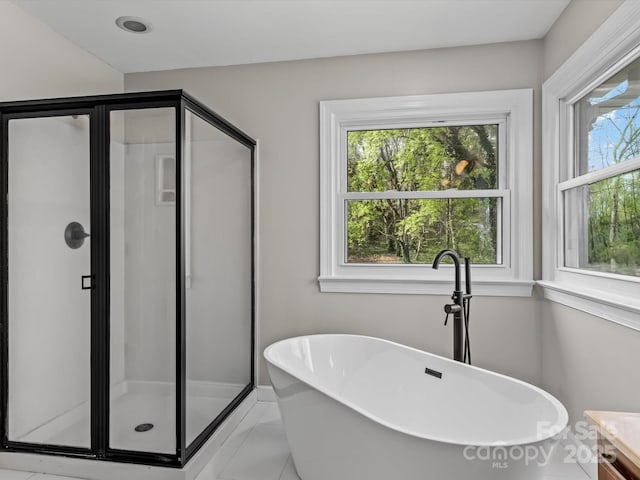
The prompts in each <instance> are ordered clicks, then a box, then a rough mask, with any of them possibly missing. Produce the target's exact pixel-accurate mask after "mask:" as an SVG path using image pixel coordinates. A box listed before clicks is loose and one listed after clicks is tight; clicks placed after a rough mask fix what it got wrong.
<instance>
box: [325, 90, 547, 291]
mask: <svg viewBox="0 0 640 480" xmlns="http://www.w3.org/2000/svg"><path fill="white" fill-rule="evenodd" d="M505 119H506V131H507V135H506V139H505V142H504V145H505V147H506V150H507V158H508V159H509V160H508V161H507V168H506V169H505V171H501V172H500V174H504V175H505V183H506V189H502V190H500V189H498V190H494V191H491V192H493V194H495V196H498V197H503V198H506V199H507V200H508V201H507V202H505V206H506V207H507V208H504V209H503V218H504V223H505V226H504V228H505V229H507V230H506V233H507V235H506V238H509V237H510V241H509V245H508V246H507V245H505V248H504V249H503V252H504V258H503V264H502V265H474V267H473V269H472V283H473V294H474V295H491V296H530V295H531V291H532V287H533V285H534V283H535V282H534V281H533V258H532V256H533V243H532V237H533V230H532V221H533V220H532V217H533V214H532V209H533V204H532V150H533V90H532V89H519V90H501V91H490V92H470V93H450V94H438V95H419V96H404V97H382V98H365V99H354V100H332V101H323V102H320V277H319V279H318V280H319V283H320V290H321V291H322V292H352V293H397V294H450V293H451V289H452V285H453V272H451V271H448V270H450V269H451V268H452V267H451V266H450V265H442V267H441V269H440V270H438V271H436V270H433V269H432V268H431V266H430V265H361V264H360V265H346V264H344V262H342V261H341V260H340V258H341V254H342V253H341V252H343V247H342V245H343V238H344V236H343V235H344V225H343V222H344V218H343V214H342V208H341V206H340V204H341V202H343V199H344V193H345V192H344V187H343V185H346V182H345V181H344V178H343V177H344V173H343V172H342V169H341V162H342V160H341V159H342V158H343V156H345V153H344V151H343V150H344V145H345V144H346V132H347V130H348V129H349V130H352V129H357V128H360V129H362V128H372V129H375V128H389V127H392V126H393V127H396V128H402V127H404V128H407V127H412V126H413V127H418V126H425V125H428V124H429V123H434V124H437V125H442V124H443V123H442V122H445V124H446V122H452V123H455V124H457V125H459V124H462V123H473V122H474V121H475V122H487V121H495V122H496V123H498V122H501V121H505ZM482 192H484V193H480V192H476V194H472V196H474V197H478V196H483V195H485V194H488V193H487V192H490V191H488V190H485V191H482ZM419 195H420V196H421V197H424V196H425V194H419ZM434 195H436V196H437V195H440V194H439V193H436V192H434V193H429V194H427V196H434ZM453 195H456V194H453ZM453 195H452V193H451V192H449V193H448V194H447V197H451V196H453ZM459 195H467V193H462V192H460V194H459ZM367 196H368V197H369V196H370V194H367ZM472 260H473V259H472Z"/></svg>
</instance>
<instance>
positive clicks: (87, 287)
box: [82, 275, 94, 290]
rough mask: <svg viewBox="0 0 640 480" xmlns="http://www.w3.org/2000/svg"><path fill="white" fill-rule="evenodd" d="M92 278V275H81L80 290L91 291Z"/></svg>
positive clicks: (92, 286)
mask: <svg viewBox="0 0 640 480" xmlns="http://www.w3.org/2000/svg"><path fill="white" fill-rule="evenodd" d="M93 278H94V276H93V275H82V290H91V289H93V288H94V285H93ZM87 280H88V282H87Z"/></svg>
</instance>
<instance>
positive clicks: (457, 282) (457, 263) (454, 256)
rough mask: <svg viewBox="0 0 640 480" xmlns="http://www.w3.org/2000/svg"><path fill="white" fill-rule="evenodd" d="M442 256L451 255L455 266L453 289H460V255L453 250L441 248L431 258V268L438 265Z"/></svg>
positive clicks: (435, 267)
mask: <svg viewBox="0 0 640 480" xmlns="http://www.w3.org/2000/svg"><path fill="white" fill-rule="evenodd" d="M443 257H451V260H453V263H454V265H455V267H456V279H455V290H456V291H460V256H459V255H458V254H457V253H456V252H455V251H454V250H442V251H441V252H440V253H438V254H437V255H436V258H434V259H433V268H434V269H435V270H437V269H438V267H439V266H440V262H441V261H442V258H443Z"/></svg>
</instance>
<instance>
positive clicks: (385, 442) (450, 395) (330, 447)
mask: <svg viewBox="0 0 640 480" xmlns="http://www.w3.org/2000/svg"><path fill="white" fill-rule="evenodd" d="M264 356H265V358H266V360H267V366H268V369H269V374H270V375H271V381H272V383H273V387H274V390H275V393H276V397H277V400H278V405H279V407H280V412H281V414H282V420H283V423H284V427H285V432H286V436H287V440H288V442H289V445H290V447H291V453H292V457H293V461H294V464H295V467H296V470H297V472H298V475H299V476H300V478H301V479H302V480H356V479H363V480H364V479H366V480H390V479H394V480H530V479H541V478H542V477H543V474H544V469H545V466H546V463H547V461H548V460H549V457H550V456H551V454H552V452H553V450H554V448H555V446H556V444H557V442H558V435H557V434H559V433H561V432H562V431H563V430H564V429H565V427H566V425H567V411H566V410H565V408H564V407H563V406H562V404H561V403H560V402H559V401H558V400H556V399H555V398H554V397H552V396H551V395H550V394H548V393H547V392H545V391H543V390H541V389H539V388H537V387H534V386H533V385H529V384H527V383H524V382H521V381H519V380H516V379H513V378H510V377H506V376H503V375H499V374H497V373H493V372H490V371H487V370H483V369H480V368H477V367H472V366H469V365H465V364H462V363H459V362H454V361H452V360H449V359H446V358H443V357H440V356H437V355H433V354H430V353H426V352H422V351H420V350H416V349H413V348H410V347H406V346H403V345H400V344H397V343H393V342H389V341H386V340H382V339H378V338H372V337H364V336H356V335H311V336H305V337H297V338H290V339H287V340H282V341H280V342H277V343H274V344H273V345H271V346H269V347H268V348H267V349H266V350H265V352H264Z"/></svg>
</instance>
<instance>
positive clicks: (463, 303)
mask: <svg viewBox="0 0 640 480" xmlns="http://www.w3.org/2000/svg"><path fill="white" fill-rule="evenodd" d="M443 257H451V259H452V260H453V263H454V265H455V285H454V290H453V294H452V295H451V300H453V303H449V304H447V305H445V306H444V311H445V313H446V314H447V316H446V318H445V321H444V324H445V325H446V324H447V320H448V319H449V315H451V314H453V359H454V360H457V361H458V362H465V363H469V364H470V363H471V346H470V344H469V300H470V299H471V264H470V260H469V258H468V257H465V259H464V267H465V268H464V273H465V287H466V294H465V293H463V292H462V288H461V286H460V255H458V253H457V252H455V251H454V250H442V251H441V252H440V253H438V254H437V255H436V258H434V259H433V268H434V269H436V270H437V269H438V267H439V266H440V261H441V260H442V258H443Z"/></svg>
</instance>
